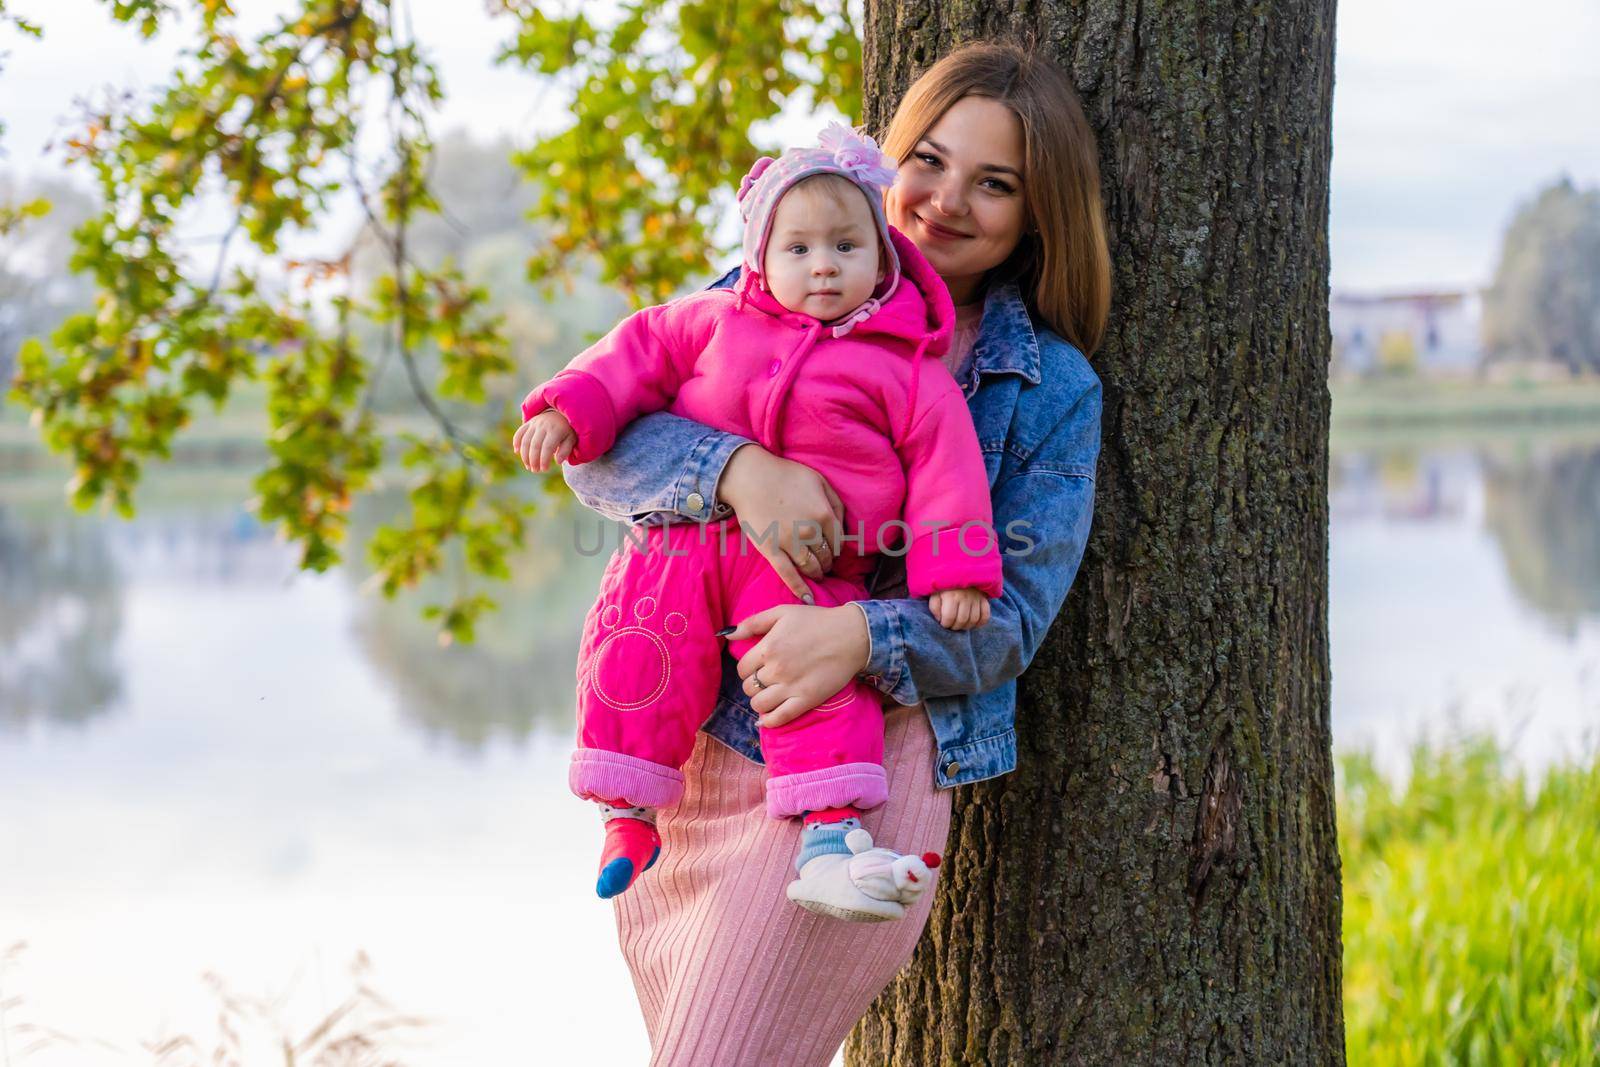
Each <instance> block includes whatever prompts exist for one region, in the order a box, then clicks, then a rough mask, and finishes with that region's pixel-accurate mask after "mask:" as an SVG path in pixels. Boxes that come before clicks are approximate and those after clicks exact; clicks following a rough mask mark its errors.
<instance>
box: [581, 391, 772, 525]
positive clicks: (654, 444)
mask: <svg viewBox="0 0 1600 1067" xmlns="http://www.w3.org/2000/svg"><path fill="white" fill-rule="evenodd" d="M750 443H751V442H750V439H749V438H747V437H740V436H739V435H738V434H732V433H724V432H723V431H721V430H713V429H710V428H708V427H706V426H703V425H701V424H700V423H698V422H695V421H694V420H693V419H686V418H684V417H682V416H681V415H674V414H672V413H670V412H666V411H656V412H652V413H651V414H649V415H645V416H642V417H640V418H638V419H635V420H634V421H633V422H631V423H629V424H628V426H627V428H626V429H624V430H623V431H622V432H621V433H620V434H618V435H617V439H616V442H615V443H614V444H613V445H612V446H611V448H610V449H609V450H608V451H607V452H606V453H605V454H604V455H602V456H600V457H598V458H596V459H593V460H591V461H589V462H588V463H581V464H578V465H577V466H572V465H570V464H562V466H561V474H562V477H564V478H565V479H566V480H567V485H568V486H569V487H571V489H572V492H573V495H574V496H576V497H577V498H578V500H579V502H580V503H582V504H583V505H584V506H585V507H587V508H589V509H590V510H592V511H597V512H599V513H600V514H601V515H604V516H605V517H606V518H608V519H615V520H617V521H618V522H627V523H641V524H644V525H646V526H653V525H656V524H662V523H668V522H689V521H693V522H710V521H714V520H717V519H722V518H726V517H727V516H729V515H731V514H733V509H732V508H730V507H728V505H726V504H722V503H718V502H717V482H718V480H719V479H720V478H721V477H722V470H723V468H724V467H726V466H727V465H728V459H729V457H730V456H732V455H733V453H734V452H735V451H737V450H738V448H739V447H740V446H741V445H747V444H750Z"/></svg>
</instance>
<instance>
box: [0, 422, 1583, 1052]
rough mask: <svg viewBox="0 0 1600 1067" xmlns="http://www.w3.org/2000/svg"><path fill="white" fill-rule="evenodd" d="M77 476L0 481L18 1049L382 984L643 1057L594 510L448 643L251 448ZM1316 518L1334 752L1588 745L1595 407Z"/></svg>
mask: <svg viewBox="0 0 1600 1067" xmlns="http://www.w3.org/2000/svg"><path fill="white" fill-rule="evenodd" d="M59 481H60V479H59V478H55V477H53V476H48V475H45V474H41V473H37V472H35V473H27V474H21V473H17V474H9V475H7V474H0V603H3V605H4V612H3V615H0V870H3V875H0V1041H3V1042H4V1044H3V1046H0V1064H3V1063H10V1062H18V1063H24V1062H25V1063H27V1064H30V1065H45V1067H54V1065H57V1064H60V1065H68V1064H70V1065H72V1067H92V1065H96V1064H101V1063H106V1064H120V1063H147V1062H150V1060H151V1055H150V1054H149V1053H148V1052H145V1051H144V1050H143V1049H142V1048H141V1043H149V1044H150V1045H156V1044H157V1043H159V1042H161V1041H162V1040H164V1039H174V1038H177V1037H179V1036H181V1035H189V1036H191V1037H192V1038H193V1039H194V1040H195V1041H196V1042H197V1045H196V1048H198V1049H199V1050H200V1052H199V1053H198V1054H196V1055H193V1056H192V1057H190V1059H193V1060H195V1061H199V1060H206V1061H209V1053H210V1051H211V1049H212V1048H213V1046H214V1044H215V1043H216V1041H217V1040H218V1038H217V1028H216V1017H217V1014H218V1010H219V1003H222V1001H221V1000H220V999H219V998H222V997H226V998H228V1000H227V1003H229V1004H231V1005H233V1010H234V1011H236V1012H237V1013H238V1014H240V1015H242V1016H245V1017H247V1018H246V1021H245V1022H243V1023H240V1024H239V1025H237V1026H236V1031H237V1037H236V1045H235V1046H234V1047H236V1048H237V1049H238V1050H239V1051H240V1053H241V1055H242V1058H243V1059H244V1061H245V1062H247V1063H257V1062H266V1061H267V1060H266V1058H265V1057H267V1056H269V1055H274V1056H276V1058H277V1061H280V1062H281V1058H282V1054H281V1051H279V1052H276V1053H274V1052H272V1049H273V1048H275V1047H276V1046H277V1045H278V1043H279V1042H280V1031H281V1032H282V1034H286V1035H288V1036H289V1037H291V1038H292V1039H298V1038H300V1037H303V1036H305V1035H306V1034H307V1033H308V1032H309V1031H310V1030H311V1029H312V1028H313V1027H314V1025H315V1024H316V1022H317V1021H319V1020H320V1019H321V1018H323V1017H324V1016H325V1015H327V1014H328V1013H330V1012H333V1011H334V1010H336V1009H338V1008H339V1007H340V1005H341V1004H342V1003H344V1002H345V1000H346V998H347V997H350V996H351V995H352V994H353V992H354V991H355V990H356V989H357V988H358V987H360V986H362V985H363V984H364V985H365V987H367V988H369V989H371V990H373V991H375V992H376V993H378V994H381V996H382V997H383V998H384V999H385V1000H386V1001H387V1003H388V1005H390V1007H388V1008H385V1007H382V1006H380V1005H378V1004H377V1003H376V1002H375V1001H373V1000H368V1001H364V1002H363V1003H362V1004H361V1005H360V1006H359V1009H358V1010H357V1011H356V1012H355V1014H354V1015H353V1016H352V1017H351V1018H353V1019H354V1020H356V1021H357V1022H358V1023H360V1024H361V1025H363V1026H365V1027H366V1028H368V1029H369V1030H376V1029H377V1028H378V1027H379V1026H380V1025H381V1024H382V1022H383V1021H384V1020H385V1019H389V1018H392V1017H405V1018H407V1019H412V1018H418V1019H423V1020H426V1022H427V1024H428V1025H427V1026H426V1027H425V1028H417V1029H413V1028H409V1027H408V1028H403V1029H400V1030H394V1031H388V1032H387V1033H385V1035H384V1040H385V1041H386V1042H387V1046H388V1047H390V1048H392V1049H393V1050H395V1055H396V1057H397V1058H398V1059H400V1060H401V1061H403V1062H405V1063H407V1064H414V1065H439V1064H491V1063H493V1064H501V1063H510V1062H542V1063H550V1062H558V1063H566V1062H580V1061H582V1062H593V1063H637V1062H643V1061H644V1059H645V1057H646V1052H645V1048H646V1045H645V1035H644V1028H643V1024H642V1023H641V1022H640V1021H639V1020H638V1018H637V1015H636V1013H635V1012H634V1011H633V1010H632V1009H631V1007H630V1003H631V1002H630V996H631V983H630V981H629V979H628V977H627V974H626V971H625V969H624V968H623V966H622V964H621V960H620V957H619V955H618V952H617V949H616V943H615V937H614V933H613V928H612V923H611V909H610V907H609V906H608V905H606V904H604V903H602V902H600V901H598V900H596V899H595V898H594V896H593V888H592V883H593V878H594V867H595V860H596V857H597V853H598V847H599V840H600V831H599V825H598V820H597V819H596V818H595V817H594V815H593V812H592V811H591V810H590V809H589V806H588V805H586V804H584V803H582V802H579V801H577V800H575V799H574V798H572V797H571V796H570V795H569V794H568V792H567V788H566V760H567V754H568V751H569V747H570V743H571V731H572V691H571V690H572V672H573V663H574V656H575V649H576V643H577V633H578V627H579V625H580V624H581V621H582V618H583V614H584V611H585V610H586V609H587V607H588V604H589V602H590V599H591V598H592V596H593V592H594V588H595V585H596V583H597V581H598V577H599V573H600V570H601V569H602V567H603V565H604V557H603V555H589V556H585V555H581V554H580V553H579V552H578V551H577V550H576V549H575V547H574V542H573V524H574V523H577V524H578V529H579V530H580V531H581V532H582V535H583V538H584V540H585V541H586V542H587V545H588V546H589V547H591V548H592V546H593V544H594V543H595V539H596V538H597V537H598V536H599V535H600V533H601V531H602V527H601V526H600V525H599V524H598V521H597V520H594V519H593V518H592V517H590V516H588V515H587V513H584V512H581V511H578V510H576V509H574V510H572V511H569V512H566V513H564V514H557V515H551V516H549V517H548V518H545V519H543V520H541V522H540V523H539V524H538V526H537V527H536V529H535V530H534V532H533V536H532V538H531V544H532V548H531V550H530V551H529V552H528V554H527V555H526V557H525V558H524V560H523V561H522V564H521V566H519V568H518V570H517V578H516V581H515V582H514V583H513V584H512V585H511V586H510V587H509V588H502V589H500V590H497V593H498V594H499V596H500V597H501V599H502V600H503V601H504V606H503V610H502V611H501V612H500V613H499V614H498V615H496V616H493V617H492V618H491V621H490V622H489V623H488V624H487V625H485V626H484V627H483V629H482V632H481V633H480V640H479V642H478V643H477V644H476V645H474V646H471V647H450V648H442V647H440V646H439V644H438V643H437V641H436V640H435V638H434V635H433V633H432V630H431V628H430V627H429V626H428V625H427V624H426V623H424V622H423V621H422V620H421V619H420V618H419V617H418V606H419V603H420V601H417V600H410V601H406V600H402V601H399V602H395V603H390V602H385V601H384V600H382V598H381V597H379V596H377V595H376V594H374V593H368V592H365V591H363V589H362V584H363V581H364V580H365V577H366V575H365V572H364V570H363V569H362V568H360V567H359V566H350V567H344V568H338V569H335V570H334V571H331V572H329V573H327V574H323V575H310V574H302V573H300V572H298V571H297V569H296V566H295V562H296V553H295V551H294V550H293V549H292V547H290V546H286V545H283V544H280V543H278V542H277V541H276V540H275V538H274V537H273V535H272V533H271V531H270V530H268V529H266V528H264V527H262V526H261V525H260V524H259V523H257V522H256V521H255V520H254V519H253V518H252V517H251V516H250V515H249V514H248V512H247V511H245V510H244V509H243V507H242V506H241V505H240V502H241V501H243V500H245V499H246V498H247V497H248V496H249V495H250V489H249V475H248V472H237V471H187V470H186V471H179V470H169V471H162V472H159V473H155V474H153V475H152V478H151V480H150V484H149V485H148V486H147V490H148V491H147V492H146V493H145V494H144V495H142V496H141V509H140V513H139V515H138V517H137V518H136V519H135V520H133V521H131V522H121V521H118V520H115V519H106V518H100V517H95V516H87V517H86V516H79V515H75V514H73V513H71V512H70V510H69V509H67V508H66V507H65V506H64V505H62V504H61V503H60V502H59V501H60V490H59ZM393 503H394V501H392V500H390V501H387V502H384V501H381V500H380V501H375V502H372V503H371V504H370V505H368V506H366V508H365V510H363V509H362V508H358V509H357V512H356V514H355V516H354V527H355V534H356V537H357V539H358V541H359V539H360V538H361V537H363V536H364V531H365V530H368V529H370V528H371V525H372V524H373V523H374V522H376V521H377V518H376V516H377V515H378V514H381V512H382V509H383V507H385V506H392V505H393ZM1331 513H1332V533H1331V558H1330V566H1331V582H1332V588H1331V596H1330V600H1331V618H1330V624H1331V627H1332V655H1333V677H1334V683H1333V724H1334V738H1335V744H1336V747H1339V748H1349V747H1352V746H1358V745H1359V746H1369V747H1372V748H1374V749H1375V750H1376V751H1377V753H1378V755H1379V757H1380V759H1381V760H1382V761H1383V762H1384V763H1385V764H1386V765H1389V766H1391V767H1398V766H1399V765H1400V764H1401V763H1402V762H1403V759H1404V755H1405V750H1406V746H1407V745H1408V744H1410V743H1411V742H1412V741H1413V740H1414V739H1416V738H1417V737H1419V736H1421V735H1422V734H1423V733H1425V732H1430V733H1432V734H1434V735H1436V736H1437V735H1438V734H1440V733H1442V732H1445V731H1448V730H1450V729H1454V728H1461V727H1473V728H1481V729H1488V730H1491V731H1492V732H1494V733H1495V734H1496V735H1497V736H1500V737H1501V738H1502V739H1504V740H1505V741H1506V742H1507V743H1508V744H1509V745H1511V746H1512V749H1513V751H1514V752H1515V754H1516V756H1517V758H1518V759H1520V760H1522V761H1524V762H1525V763H1527V764H1528V765H1529V766H1531V767H1534V768H1537V767H1538V766H1540V765H1543V764H1545V763H1547V762H1548V761H1550V760H1551V759H1555V758H1560V757H1562V756H1565V755H1569V754H1572V753H1574V752H1575V751H1577V750H1579V749H1580V748H1582V747H1583V746H1585V745H1591V746H1592V745H1593V744H1594V741H1595V737H1596V730H1597V727H1600V684H1597V683H1600V433H1593V434H1589V435H1587V436H1586V435H1584V434H1576V435H1574V434H1570V433H1569V434H1564V435H1560V436H1557V435H1552V434H1522V435H1518V434H1506V433H1496V434H1494V435H1483V436H1481V437H1476V438H1475V437H1472V436H1467V437H1464V438H1461V439H1457V440H1445V439H1423V440H1408V439H1405V438H1403V437H1402V438H1401V439H1399V440H1386V441H1384V442H1383V443H1381V444H1379V443H1371V442H1368V443H1363V442H1356V443H1354V444H1352V443H1350V442H1345V443H1343V444H1341V445H1340V446H1339V447H1337V448H1336V450H1335V452H1334V457H1333V464H1332V477H1331ZM613 543H614V542H613ZM19 944H20V945H21V946H22V947H20V948H16V949H15V950H14V951H12V952H10V953H9V954H7V953H6V949H7V947H8V946H13V945H19ZM358 960H363V961H364V962H362V963H361V964H360V966H361V967H362V970H361V971H360V973H359V974H356V973H353V970H352V968H353V966H354V965H356V963H357V961H358ZM208 976H210V977H208ZM619 1005H620V1006H621V1007H622V1009H623V1010H617V1009H618V1006H619ZM269 1019H276V1020H277V1021H276V1022H269V1021H265V1020H269ZM395 1035H400V1036H399V1038H398V1039H397V1038H396V1036H395ZM524 1049H525V1050H527V1051H526V1052H519V1051H518V1050H524ZM179 1051H181V1049H180V1050H179ZM252 1051H255V1052H256V1053H258V1055H259V1057H260V1058H258V1055H252V1054H251V1052H252ZM169 1062H172V1063H187V1062H190V1060H189V1059H184V1058H182V1057H181V1056H175V1058H172V1059H171V1060H170V1061H169Z"/></svg>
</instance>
